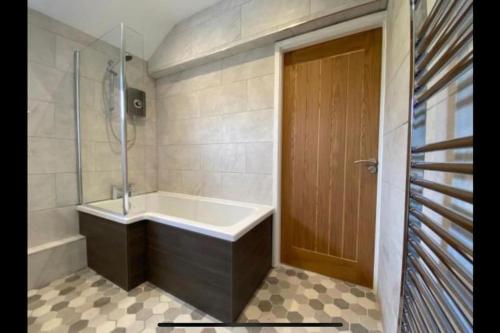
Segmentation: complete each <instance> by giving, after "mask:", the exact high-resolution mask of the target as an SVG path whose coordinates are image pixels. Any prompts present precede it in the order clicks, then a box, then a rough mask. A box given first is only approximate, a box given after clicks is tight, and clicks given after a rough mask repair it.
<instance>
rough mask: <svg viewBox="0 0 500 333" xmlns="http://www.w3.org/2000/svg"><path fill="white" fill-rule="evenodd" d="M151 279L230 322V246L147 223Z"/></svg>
mask: <svg viewBox="0 0 500 333" xmlns="http://www.w3.org/2000/svg"><path fill="white" fill-rule="evenodd" d="M147 238H148V246H147V248H148V254H147V255H148V280H149V281H150V282H151V283H153V284H154V285H156V286H158V287H160V288H161V289H163V290H165V291H166V292H168V293H171V294H172V295H174V296H176V297H178V298H180V299H182V300H184V301H186V302H188V303H190V304H192V305H193V306H195V307H197V308H198V309H200V310H202V311H204V312H206V313H208V314H210V315H212V316H214V317H216V318H218V319H220V320H223V321H225V322H226V321H231V243H230V242H227V241H223V240H221V239H218V238H214V237H209V236H206V235H201V234H198V233H195V232H191V231H187V230H183V229H179V228H175V227H171V226H168V225H163V224H160V223H156V222H151V221H150V222H148V227H147Z"/></svg>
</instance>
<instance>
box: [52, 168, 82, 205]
mask: <svg viewBox="0 0 500 333" xmlns="http://www.w3.org/2000/svg"><path fill="white" fill-rule="evenodd" d="M55 176H56V179H55V181H56V182H55V184H56V204H57V206H59V207H60V206H69V205H76V204H77V203H78V186H77V175H76V173H57V174H56V175H55Z"/></svg>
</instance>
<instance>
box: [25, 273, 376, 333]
mask: <svg viewBox="0 0 500 333" xmlns="http://www.w3.org/2000/svg"><path fill="white" fill-rule="evenodd" d="M380 319H381V315H380V311H379V307H378V304H377V300H376V297H375V295H374V294H373V292H372V290H370V289H368V288H364V287H361V286H357V285H354V284H352V283H347V282H344V281H340V280H336V279H332V278H329V277H325V276H323V275H320V274H316V273H312V272H308V271H303V270H300V269H296V268H290V267H286V266H280V267H277V268H274V269H272V270H271V271H270V273H269V275H268V276H267V277H266V279H265V280H264V282H263V284H262V285H261V287H260V288H259V290H258V291H257V292H256V293H255V295H254V297H253V298H252V299H251V300H250V302H249V303H248V305H247V307H246V308H245V310H243V312H242V313H241V315H240V317H239V318H238V322H241V323H245V322H248V323H252V322H261V323H277V322H284V323H286V322H293V323H323V322H341V323H342V324H343V327H341V328H331V327H327V328H321V327H306V328H304V327H293V328H286V327H283V328H273V327H264V328H232V329H230V328H216V329H214V328H203V327H201V328H157V324H158V322H201V323H209V322H217V320H216V319H215V318H213V317H211V316H209V315H207V314H205V313H203V312H202V311H200V310H198V309H196V308H194V307H193V306H191V305H189V304H187V303H185V302H183V301H181V300H179V299H177V298H176V297H174V296H172V295H170V294H168V293H166V292H164V291H163V290H161V289H159V288H157V287H156V286H154V285H153V284H151V283H149V282H146V283H143V284H141V285H140V286H138V287H136V288H134V289H133V290H131V291H129V292H126V291H124V290H122V289H120V288H119V287H118V286H116V285H115V284H113V283H111V282H110V281H108V280H106V279H105V278H103V277H102V276H100V275H99V274H97V273H95V272H94V271H93V270H91V269H89V268H85V269H83V270H80V271H78V272H76V273H74V274H71V275H70V276H67V277H64V278H61V279H58V280H55V281H53V282H51V283H50V284H49V285H47V286H45V287H43V288H40V289H32V290H29V291H28V332H51V333H59V332H82V333H84V332H113V333H117V332H125V333H130V332H157V333H158V332H159V333H162V332H169V333H215V332H227V333H288V332H290V333H292V332H293V333H300V332H308V333H314V332H317V333H330V332H353V333H354V332H382V325H381V322H380Z"/></svg>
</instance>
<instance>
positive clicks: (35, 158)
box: [28, 138, 55, 174]
mask: <svg viewBox="0 0 500 333" xmlns="http://www.w3.org/2000/svg"><path fill="white" fill-rule="evenodd" d="M52 142H53V140H52V139H47V138H28V173H29V174H34V173H52V172H54V171H55V160H54V156H53V146H52Z"/></svg>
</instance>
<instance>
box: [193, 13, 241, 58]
mask: <svg viewBox="0 0 500 333" xmlns="http://www.w3.org/2000/svg"><path fill="white" fill-rule="evenodd" d="M240 27H241V18H240V8H239V7H235V8H232V9H228V10H226V11H224V12H222V13H220V14H219V15H217V16H214V17H213V18H211V19H210V20H208V21H206V22H204V23H202V24H200V25H199V26H197V27H196V29H193V30H192V31H191V33H192V38H193V55H197V54H203V53H205V52H208V51H210V50H213V49H217V48H220V47H221V46H223V45H226V44H228V43H230V42H232V41H234V40H236V39H238V38H240V31H241V29H240Z"/></svg>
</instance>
